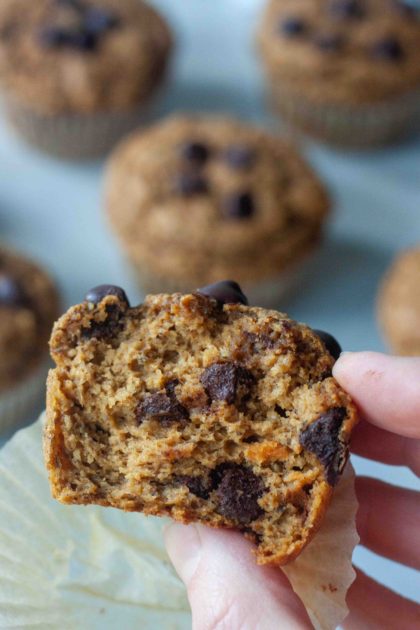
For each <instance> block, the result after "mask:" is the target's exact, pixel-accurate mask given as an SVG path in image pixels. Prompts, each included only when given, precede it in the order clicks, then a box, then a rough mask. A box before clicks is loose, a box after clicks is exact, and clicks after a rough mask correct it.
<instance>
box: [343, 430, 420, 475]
mask: <svg viewBox="0 0 420 630" xmlns="http://www.w3.org/2000/svg"><path fill="white" fill-rule="evenodd" d="M351 450H352V452H353V453H356V455H361V456H362V457H367V458H368V459H374V460H376V461H378V462H383V463H384V464H391V465H393V466H408V468H411V470H412V471H413V473H414V474H415V475H418V476H420V440H410V439H409V438H406V437H402V436H401V435H396V434H395V433H390V432H389V431H384V430H383V429H378V427H375V426H373V425H372V424H369V423H368V422H364V421H362V422H359V424H358V425H357V426H356V428H355V430H354V432H353V435H352V438H351Z"/></svg>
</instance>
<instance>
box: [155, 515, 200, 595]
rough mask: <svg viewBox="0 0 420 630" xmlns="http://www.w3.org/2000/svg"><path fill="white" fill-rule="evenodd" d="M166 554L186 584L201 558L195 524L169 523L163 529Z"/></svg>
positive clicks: (198, 535) (198, 536)
mask: <svg viewBox="0 0 420 630" xmlns="http://www.w3.org/2000/svg"><path fill="white" fill-rule="evenodd" d="M164 537H165V544H166V550H167V552H168V555H169V557H170V559H171V562H172V564H173V565H174V567H175V570H176V572H177V573H178V575H179V577H180V578H181V580H182V581H183V582H184V584H186V585H188V584H189V582H190V581H191V579H192V577H193V575H194V573H195V572H196V570H197V566H198V563H199V562H200V558H201V547H202V545H201V538H200V534H199V531H198V529H197V527H196V526H195V525H181V524H179V523H171V524H170V525H168V526H167V527H166V528H165V530H164Z"/></svg>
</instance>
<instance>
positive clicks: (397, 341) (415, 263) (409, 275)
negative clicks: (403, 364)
mask: <svg viewBox="0 0 420 630" xmlns="http://www.w3.org/2000/svg"><path fill="white" fill-rule="evenodd" d="M419 286H420V246H418V247H415V248H412V249H409V250H406V251H404V252H402V253H400V254H399V255H398V256H397V257H396V258H395V260H394V262H393V263H392V265H391V267H390V269H389V270H388V272H387V274H386V275H385V278H384V280H383V282H382V285H381V287H380V290H379V296H378V319H379V324H380V327H381V328H382V331H383V333H384V336H385V339H386V340H387V342H388V344H389V345H390V347H391V349H392V350H393V351H394V352H396V353H397V354H402V355H407V356H416V355H417V356H420V291H419Z"/></svg>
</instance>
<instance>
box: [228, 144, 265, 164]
mask: <svg viewBox="0 0 420 630" xmlns="http://www.w3.org/2000/svg"><path fill="white" fill-rule="evenodd" d="M223 157H224V159H225V160H226V162H227V163H228V164H229V166H232V167H233V168H236V169H246V168H249V167H250V166H252V165H253V164H254V162H255V159H256V157H257V156H256V153H255V151H254V149H252V148H251V147H248V146H246V145H244V144H232V145H231V146H230V147H228V148H227V149H226V150H225V152H224V153H223Z"/></svg>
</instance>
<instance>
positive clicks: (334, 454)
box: [299, 407, 347, 486]
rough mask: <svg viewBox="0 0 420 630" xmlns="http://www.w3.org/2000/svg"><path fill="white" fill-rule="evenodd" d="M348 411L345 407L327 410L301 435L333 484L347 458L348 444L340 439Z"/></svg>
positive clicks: (303, 444) (307, 448)
mask: <svg viewBox="0 0 420 630" xmlns="http://www.w3.org/2000/svg"><path fill="white" fill-rule="evenodd" d="M346 413H347V412H346V409H345V408H344V407H334V408H333V409H330V410H329V411H326V412H325V413H323V414H321V415H320V416H319V418H317V419H316V420H315V421H314V422H312V423H311V424H310V425H308V426H307V427H306V429H304V430H303V431H302V433H301V434H300V437H299V442H300V444H301V445H302V446H303V448H305V449H306V450H308V451H310V452H311V453H314V455H316V456H317V457H318V459H319V460H320V462H321V463H322V464H323V465H324V467H325V471H326V477H327V481H328V483H329V484H330V485H331V486H334V485H335V484H336V483H337V481H338V478H339V476H340V473H341V472H342V470H343V468H344V464H345V463H346V460H347V446H346V445H345V444H343V443H342V442H341V441H340V439H339V434H340V429H341V426H342V424H343V421H344V419H345V417H346Z"/></svg>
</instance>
